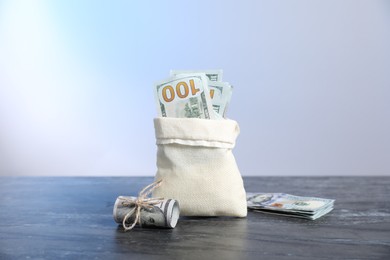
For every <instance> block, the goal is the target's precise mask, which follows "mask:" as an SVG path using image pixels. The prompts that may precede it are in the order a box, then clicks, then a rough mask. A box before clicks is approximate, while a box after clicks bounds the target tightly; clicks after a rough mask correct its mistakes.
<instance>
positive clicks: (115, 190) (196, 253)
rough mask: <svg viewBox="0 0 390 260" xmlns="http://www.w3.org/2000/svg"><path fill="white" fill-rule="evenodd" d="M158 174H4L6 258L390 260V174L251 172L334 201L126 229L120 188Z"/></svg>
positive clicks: (263, 180) (267, 187) (271, 184)
mask: <svg viewBox="0 0 390 260" xmlns="http://www.w3.org/2000/svg"><path fill="white" fill-rule="evenodd" d="M152 181H153V179H152V178H149V177H129V178H119V177H112V178H110V177H107V178H106V177H104V178H85V177H69V178H65V177H64V178H63V177H23V178H20V177H2V178H0V259H64V258H65V259H390V199H389V195H390V192H389V191H390V178H389V177H252V178H244V182H245V187H246V190H247V191H254V192H255V191H259V192H285V193H290V194H294V195H302V196H316V197H324V198H332V199H335V200H336V202H335V209H334V210H333V211H332V212H331V213H329V214H328V215H326V216H324V217H322V218H320V219H317V220H315V221H310V220H303V219H296V218H291V217H284V216H276V215H267V214H262V213H257V212H249V213H248V217H247V218H244V219H239V218H226V217H225V218H220V217H219V218H216V217H214V218H180V220H179V222H178V224H177V226H176V228H175V229H172V230H169V229H146V228H142V229H141V228H135V229H134V230H132V231H130V232H124V231H123V229H122V227H120V226H118V225H117V224H116V223H115V222H114V220H113V218H112V208H113V205H114V201H115V199H116V197H117V196H119V195H136V194H137V193H138V191H139V190H140V189H141V188H142V187H144V186H145V185H147V184H149V183H151V182H152ZM232 195H233V194H232Z"/></svg>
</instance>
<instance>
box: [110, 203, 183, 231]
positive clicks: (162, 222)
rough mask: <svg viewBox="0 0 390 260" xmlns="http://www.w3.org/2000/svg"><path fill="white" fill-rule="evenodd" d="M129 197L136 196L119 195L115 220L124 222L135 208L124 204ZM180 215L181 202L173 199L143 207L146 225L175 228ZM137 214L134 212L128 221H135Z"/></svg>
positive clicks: (115, 206)
mask: <svg viewBox="0 0 390 260" xmlns="http://www.w3.org/2000/svg"><path fill="white" fill-rule="evenodd" d="M128 199H132V200H135V199H137V198H136V197H130V196H119V197H118V198H117V199H116V201H115V204H114V210H113V217H114V220H115V222H117V223H120V224H122V222H123V219H124V217H125V216H126V214H127V213H129V212H130V211H131V210H132V209H133V208H132V207H129V206H124V205H123V204H124V203H123V202H125V201H126V200H128ZM179 216H180V208H179V203H178V202H177V201H176V200H173V199H166V200H163V201H162V202H161V203H159V204H156V205H154V206H153V207H152V208H150V209H148V208H142V209H141V225H142V226H146V227H163V228H174V227H175V226H176V224H177V221H178V219H179ZM134 218H135V214H133V215H132V216H131V217H130V218H129V219H128V220H127V221H126V223H127V224H129V223H133V222H134Z"/></svg>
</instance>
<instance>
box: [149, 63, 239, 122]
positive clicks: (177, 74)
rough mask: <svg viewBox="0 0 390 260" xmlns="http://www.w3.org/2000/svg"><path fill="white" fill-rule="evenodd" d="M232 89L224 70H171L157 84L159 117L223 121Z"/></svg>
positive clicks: (155, 88)
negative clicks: (225, 78)
mask: <svg viewBox="0 0 390 260" xmlns="http://www.w3.org/2000/svg"><path fill="white" fill-rule="evenodd" d="M232 90H233V87H232V85H230V84H229V83H228V82H223V81H222V70H171V72H170V77H169V78H167V79H165V80H161V81H159V82H157V83H156V84H155V85H154V93H155V98H156V103H157V108H158V109H157V110H158V116H159V117H176V118H201V119H215V120H218V119H223V118H225V115H226V110H227V106H228V104H229V102H230V99H231V96H232Z"/></svg>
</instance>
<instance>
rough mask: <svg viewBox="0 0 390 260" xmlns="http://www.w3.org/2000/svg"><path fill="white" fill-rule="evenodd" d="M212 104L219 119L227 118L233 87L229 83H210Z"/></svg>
mask: <svg viewBox="0 0 390 260" xmlns="http://www.w3.org/2000/svg"><path fill="white" fill-rule="evenodd" d="M209 88H210V97H211V104H212V105H213V109H214V111H215V113H216V114H217V115H218V116H219V117H225V115H226V110H227V107H228V104H229V102H230V99H231V97H232V92H233V87H232V86H231V85H230V84H229V83H227V82H216V81H209Z"/></svg>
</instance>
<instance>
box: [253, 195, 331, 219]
mask: <svg viewBox="0 0 390 260" xmlns="http://www.w3.org/2000/svg"><path fill="white" fill-rule="evenodd" d="M333 204H334V200H332V199H323V198H315V197H301V196H294V195H290V194H285V193H257V194H256V193H247V205H248V208H249V209H253V210H255V211H261V212H265V213H272V214H278V215H287V216H292V217H300V218H307V219H312V220H314V219H317V218H319V217H321V216H323V215H325V214H327V213H329V212H330V211H331V210H332V209H333Z"/></svg>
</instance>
